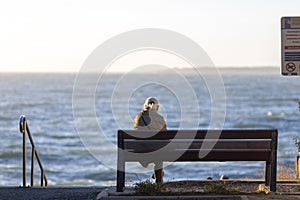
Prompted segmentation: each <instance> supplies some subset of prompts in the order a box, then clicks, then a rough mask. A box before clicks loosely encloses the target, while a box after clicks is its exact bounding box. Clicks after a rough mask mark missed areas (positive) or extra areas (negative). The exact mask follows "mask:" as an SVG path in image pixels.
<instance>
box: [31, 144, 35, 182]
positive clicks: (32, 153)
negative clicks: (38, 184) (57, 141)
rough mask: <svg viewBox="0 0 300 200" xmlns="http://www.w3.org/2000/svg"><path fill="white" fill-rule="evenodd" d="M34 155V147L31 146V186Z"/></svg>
mask: <svg viewBox="0 0 300 200" xmlns="http://www.w3.org/2000/svg"><path fill="white" fill-rule="evenodd" d="M34 155H35V147H34V146H33V147H32V151H31V179H30V185H31V187H32V186H33V184H34Z"/></svg>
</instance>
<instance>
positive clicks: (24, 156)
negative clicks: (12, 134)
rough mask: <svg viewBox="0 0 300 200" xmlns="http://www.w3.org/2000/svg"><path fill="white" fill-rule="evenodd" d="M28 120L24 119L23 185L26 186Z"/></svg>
mask: <svg viewBox="0 0 300 200" xmlns="http://www.w3.org/2000/svg"><path fill="white" fill-rule="evenodd" d="M25 127H26V121H25V120H24V121H23V187H26V128H25Z"/></svg>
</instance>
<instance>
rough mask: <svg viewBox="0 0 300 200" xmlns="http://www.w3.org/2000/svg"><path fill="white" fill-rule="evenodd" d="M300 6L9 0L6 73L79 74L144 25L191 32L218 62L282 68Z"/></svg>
mask: <svg viewBox="0 0 300 200" xmlns="http://www.w3.org/2000/svg"><path fill="white" fill-rule="evenodd" d="M299 8H300V1H299V0H264V1H262V0H152V1H145V0H107V1H98V0H95V1H92V0H82V1H80V0H68V1H67V0H51V1H41V0H27V1H23V0H10V1H4V0H1V1H0V55H1V56H0V72H77V71H78V70H80V68H81V66H82V65H83V63H84V61H85V60H86V59H87V57H88V56H89V55H90V53H91V52H92V51H93V50H94V49H95V48H97V47H98V46H99V45H101V44H102V43H103V42H105V41H106V40H108V39H110V38H112V37H113V36H115V35H118V34H121V33H123V32H126V31H131V30H134V29H141V28H160V29H168V30H172V31H176V32H178V33H180V34H183V35H185V36H187V37H188V38H190V39H192V40H194V41H195V42H197V43H198V44H199V45H200V46H201V47H202V48H203V49H204V50H205V51H206V52H207V54H208V55H209V56H210V58H211V59H212V60H213V62H214V64H215V65H216V66H217V67H244V66H247V67H249V66H280V62H281V61H280V53H281V52H280V18H281V17H282V16H300V11H299ZM161 56H162V55H161ZM135 57H136V58H139V59H142V57H143V56H141V55H137V56H135ZM157 64H159V63H157ZM128 67H129V66H127V67H126V66H125V65H124V66H121V65H119V68H118V67H117V69H116V70H120V71H126V70H128V69H129V68H128Z"/></svg>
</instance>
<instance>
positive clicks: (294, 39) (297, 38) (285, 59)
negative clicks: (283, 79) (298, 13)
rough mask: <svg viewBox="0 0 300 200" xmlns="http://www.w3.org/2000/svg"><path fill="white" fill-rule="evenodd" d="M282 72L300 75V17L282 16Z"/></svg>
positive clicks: (287, 74) (283, 73)
mask: <svg viewBox="0 0 300 200" xmlns="http://www.w3.org/2000/svg"><path fill="white" fill-rule="evenodd" d="M281 74H282V75H284V76H291V75H296V76H297V75H298V76H300V17H282V18H281Z"/></svg>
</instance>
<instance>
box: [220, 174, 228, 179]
mask: <svg viewBox="0 0 300 200" xmlns="http://www.w3.org/2000/svg"><path fill="white" fill-rule="evenodd" d="M228 179H229V177H228V176H226V175H222V176H221V177H220V180H228Z"/></svg>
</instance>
